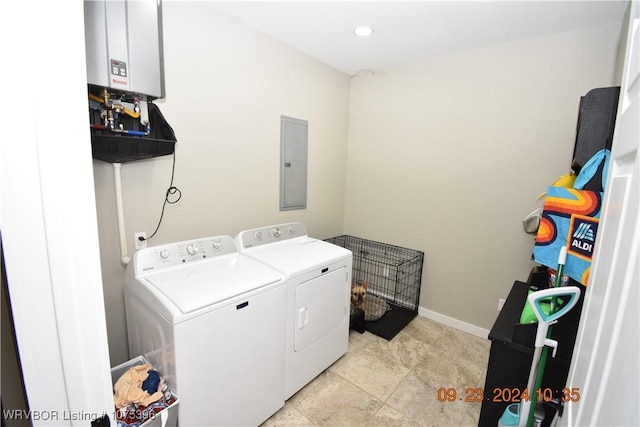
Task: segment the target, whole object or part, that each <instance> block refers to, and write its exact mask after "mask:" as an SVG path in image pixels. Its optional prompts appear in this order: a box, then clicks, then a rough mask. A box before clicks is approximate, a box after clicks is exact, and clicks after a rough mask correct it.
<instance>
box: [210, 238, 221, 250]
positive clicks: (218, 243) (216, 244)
mask: <svg viewBox="0 0 640 427" xmlns="http://www.w3.org/2000/svg"><path fill="white" fill-rule="evenodd" d="M211 247H212V248H213V249H220V248H221V247H222V242H221V241H220V240H214V241H213V242H211Z"/></svg>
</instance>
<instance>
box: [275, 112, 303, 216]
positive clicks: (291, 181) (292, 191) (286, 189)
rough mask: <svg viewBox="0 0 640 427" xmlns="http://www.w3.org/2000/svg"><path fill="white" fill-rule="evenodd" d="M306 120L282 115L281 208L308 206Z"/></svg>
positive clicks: (282, 209) (283, 209)
mask: <svg viewBox="0 0 640 427" xmlns="http://www.w3.org/2000/svg"><path fill="white" fill-rule="evenodd" d="M308 129H309V125H308V122H307V121H306V120H300V119H294V118H292V117H286V116H281V117H280V210H281V211H285V210H293V209H305V208H306V207H307V151H308V149H307V145H308Z"/></svg>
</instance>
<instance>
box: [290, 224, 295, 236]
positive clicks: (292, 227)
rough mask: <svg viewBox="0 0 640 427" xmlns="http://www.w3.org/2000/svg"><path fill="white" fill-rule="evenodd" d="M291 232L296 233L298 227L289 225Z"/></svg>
mask: <svg viewBox="0 0 640 427" xmlns="http://www.w3.org/2000/svg"><path fill="white" fill-rule="evenodd" d="M289 234H296V228H295V227H294V226H293V225H290V226H289Z"/></svg>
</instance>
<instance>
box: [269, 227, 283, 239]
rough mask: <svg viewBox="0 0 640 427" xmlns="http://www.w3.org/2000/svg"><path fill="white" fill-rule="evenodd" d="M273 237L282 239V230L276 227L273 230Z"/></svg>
mask: <svg viewBox="0 0 640 427" xmlns="http://www.w3.org/2000/svg"><path fill="white" fill-rule="evenodd" d="M271 235H272V236H273V237H276V238H277V237H280V236H282V231H280V229H279V228H278V227H276V228H274V229H272V230H271Z"/></svg>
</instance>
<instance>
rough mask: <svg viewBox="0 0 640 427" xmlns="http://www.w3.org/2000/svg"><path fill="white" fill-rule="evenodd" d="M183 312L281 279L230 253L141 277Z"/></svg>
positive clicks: (273, 273) (191, 310)
mask: <svg viewBox="0 0 640 427" xmlns="http://www.w3.org/2000/svg"><path fill="white" fill-rule="evenodd" d="M145 280H146V281H147V282H148V285H149V286H152V287H155V288H156V289H157V290H159V291H160V292H161V293H163V294H164V295H165V296H166V297H167V298H168V299H169V300H171V301H172V302H173V303H174V304H175V306H176V307H177V308H178V309H179V310H180V311H181V312H182V313H184V314H187V313H191V312H193V311H195V310H198V309H201V308H204V307H207V306H210V305H213V304H216V303H219V302H222V301H225V300H227V299H229V298H233V297H235V296H238V295H241V294H243V293H246V292H250V291H252V290H255V289H258V288H261V287H263V286H267V285H270V284H273V283H276V282H278V281H281V280H282V276H281V275H280V274H278V273H277V272H275V271H273V270H272V269H270V268H268V267H266V266H264V265H262V264H260V263H258V262H256V261H253V260H252V259H249V258H247V257H245V256H242V255H238V254H233V255H228V256H221V257H217V258H215V259H211V260H209V261H207V262H197V263H190V264H187V265H184V266H181V267H178V268H175V269H170V270H164V271H158V272H156V273H150V274H147V275H146V276H145Z"/></svg>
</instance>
